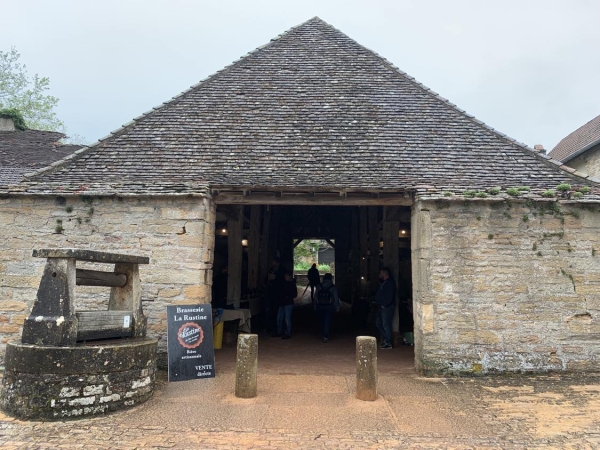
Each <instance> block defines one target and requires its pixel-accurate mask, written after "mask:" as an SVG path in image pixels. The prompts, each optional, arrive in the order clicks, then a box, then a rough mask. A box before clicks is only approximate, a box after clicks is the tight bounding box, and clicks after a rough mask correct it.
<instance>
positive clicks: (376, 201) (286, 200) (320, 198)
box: [214, 192, 414, 206]
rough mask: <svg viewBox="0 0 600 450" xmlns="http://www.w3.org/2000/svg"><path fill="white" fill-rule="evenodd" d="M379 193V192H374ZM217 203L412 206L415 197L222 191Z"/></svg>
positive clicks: (216, 198) (216, 197) (215, 199)
mask: <svg viewBox="0 0 600 450" xmlns="http://www.w3.org/2000/svg"><path fill="white" fill-rule="evenodd" d="M374 195H377V194H374ZM214 201H215V202H216V204H217V205H222V204H230V205H236V204H237V205H330V206H335V205H339V206H363V205H364V206H368V205H373V206H412V205H413V203H414V202H413V199H412V197H410V196H408V197H407V196H405V195H402V194H397V195H386V196H385V197H377V196H375V197H373V196H370V195H367V196H364V195H352V194H350V193H348V194H347V195H346V196H345V197H340V196H339V194H335V193H328V194H321V193H312V194H311V193H304V194H302V193H297V194H282V193H281V192H279V193H276V194H252V193H251V194H250V195H248V196H244V195H242V194H236V193H231V194H230V193H221V194H219V195H217V196H215V197H214Z"/></svg>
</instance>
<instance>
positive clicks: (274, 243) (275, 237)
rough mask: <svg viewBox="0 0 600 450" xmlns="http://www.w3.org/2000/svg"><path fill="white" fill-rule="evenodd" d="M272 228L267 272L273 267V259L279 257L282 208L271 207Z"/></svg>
mask: <svg viewBox="0 0 600 450" xmlns="http://www.w3.org/2000/svg"><path fill="white" fill-rule="evenodd" d="M271 209H272V212H271V228H270V230H269V258H268V265H267V272H268V270H269V268H270V267H271V262H272V261H273V258H275V257H276V256H278V255H277V251H278V250H279V233H280V222H281V220H280V219H281V214H280V213H281V207H280V206H271Z"/></svg>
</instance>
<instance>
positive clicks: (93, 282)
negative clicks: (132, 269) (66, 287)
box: [75, 269, 127, 287]
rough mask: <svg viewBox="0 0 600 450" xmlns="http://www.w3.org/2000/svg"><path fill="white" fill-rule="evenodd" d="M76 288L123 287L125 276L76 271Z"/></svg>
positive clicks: (97, 271)
mask: <svg viewBox="0 0 600 450" xmlns="http://www.w3.org/2000/svg"><path fill="white" fill-rule="evenodd" d="M76 274H77V280H76V282H75V284H76V285H77V286H107V287H125V285H126V284H127V275H126V274H124V273H113V272H101V271H99V270H86V269H77V270H76Z"/></svg>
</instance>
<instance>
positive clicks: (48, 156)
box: [0, 117, 81, 186]
mask: <svg viewBox="0 0 600 450" xmlns="http://www.w3.org/2000/svg"><path fill="white" fill-rule="evenodd" d="M63 138H65V135H64V134H63V133H57V132H55V131H42V130H19V129H17V128H16V127H15V124H14V122H13V120H12V119H11V118H5V117H0V186H3V185H8V184H11V183H18V182H19V181H20V180H21V179H22V178H23V175H25V174H26V173H28V172H33V171H35V170H37V169H41V168H42V167H45V166H47V165H49V164H52V163H53V162H55V161H58V160H59V159H61V158H64V157H65V156H67V155H70V154H71V153H73V152H74V151H75V150H78V149H80V148H81V145H72V144H63V143H61V139H63Z"/></svg>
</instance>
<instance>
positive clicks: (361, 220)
mask: <svg viewBox="0 0 600 450" xmlns="http://www.w3.org/2000/svg"><path fill="white" fill-rule="evenodd" d="M358 215H359V217H358V241H359V246H358V248H359V258H360V261H359V264H360V268H359V272H358V273H359V279H360V295H361V296H365V295H368V291H369V289H368V286H369V285H368V277H369V259H368V257H369V254H368V253H369V232H368V229H367V223H368V221H367V220H368V209H367V207H366V206H362V207H359V208H358Z"/></svg>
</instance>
